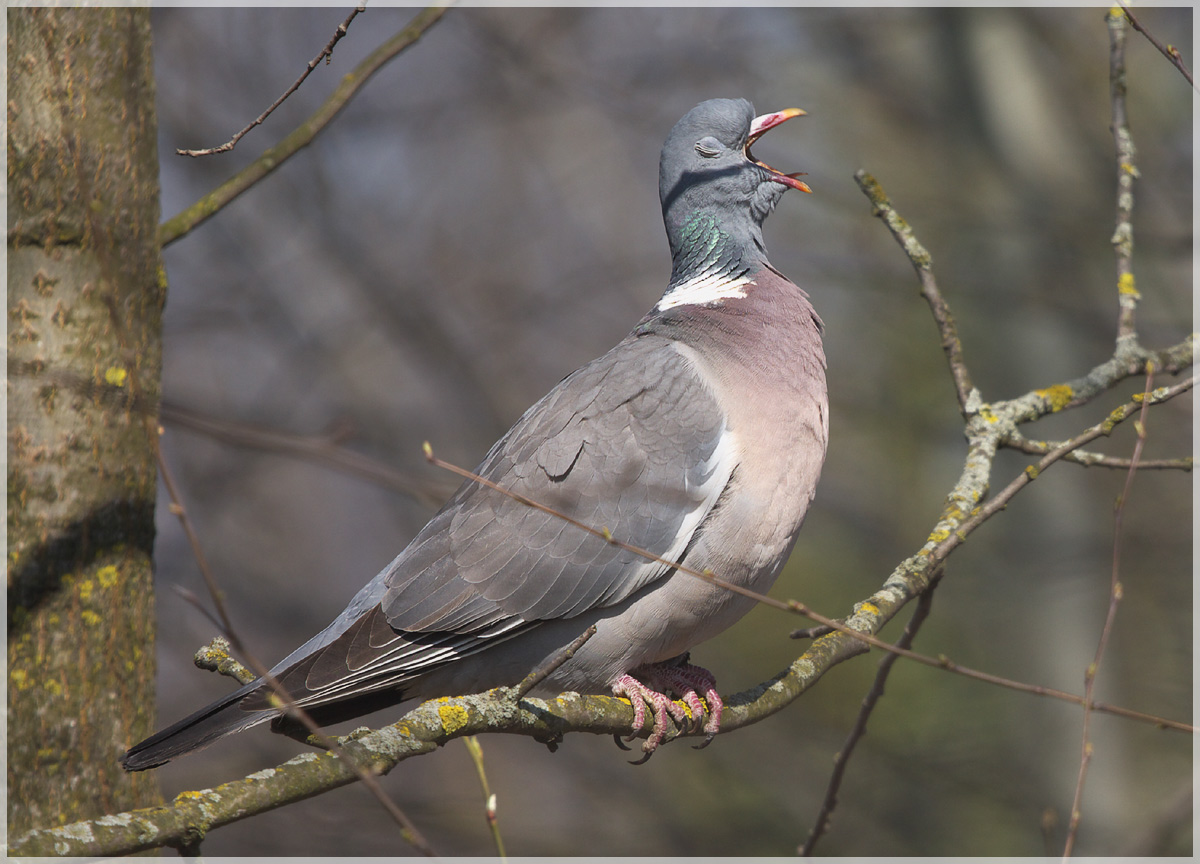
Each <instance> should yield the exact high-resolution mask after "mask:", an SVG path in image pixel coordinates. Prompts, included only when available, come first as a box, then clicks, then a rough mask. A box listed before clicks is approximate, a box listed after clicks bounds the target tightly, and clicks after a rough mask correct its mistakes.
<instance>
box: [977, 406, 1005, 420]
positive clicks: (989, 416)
mask: <svg viewBox="0 0 1200 864" xmlns="http://www.w3.org/2000/svg"><path fill="white" fill-rule="evenodd" d="M979 416H980V417H982V418H983V419H984V420H986V421H987V422H989V423H999V422H1000V417H999V416H998V415H997V414H996V412H995V411H993V410H992V409H991V408H989V407H988V406H986V405H984V406H983V407H982V408H980V409H979Z"/></svg>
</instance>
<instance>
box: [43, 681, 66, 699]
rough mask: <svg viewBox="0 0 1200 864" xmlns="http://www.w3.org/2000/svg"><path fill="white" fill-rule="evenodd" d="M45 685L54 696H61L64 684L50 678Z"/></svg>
mask: <svg viewBox="0 0 1200 864" xmlns="http://www.w3.org/2000/svg"><path fill="white" fill-rule="evenodd" d="M45 687H46V691H47V692H48V693H50V694H51V695H53V696H61V695H62V685H61V684H59V683H58V682H57V681H55V680H54V679H53V678H48V679H47V680H46V684H45Z"/></svg>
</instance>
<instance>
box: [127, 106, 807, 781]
mask: <svg viewBox="0 0 1200 864" xmlns="http://www.w3.org/2000/svg"><path fill="white" fill-rule="evenodd" d="M802 113H804V112H802V111H800V110H798V109H795V108H789V109H787V110H784V111H779V112H775V113H771V114H764V115H761V116H757V117H756V116H755V114H754V109H753V106H752V105H751V104H750V103H749V102H747V101H746V100H744V99H713V100H710V101H707V102H702V103H701V104H699V105H697V106H696V107H695V108H693V109H692V110H691V111H689V112H688V113H687V114H686V115H685V116H684V117H683V119H681V120H680V121H679V122H678V123H677V124H676V125H675V127H674V128H673V129H672V130H671V133H670V135H669V136H668V137H667V140H666V144H665V145H664V146H663V151H662V159H661V163H660V168H659V193H660V196H661V199H662V209H663V221H664V222H665V224H666V230H667V238H668V240H669V241H670V245H671V259H672V269H671V281H670V284H669V285H668V286H667V290H666V292H665V293H664V294H663V296H662V298H661V299H660V300H659V301H658V303H657V304H656V305H655V306H654V308H653V309H651V310H650V312H649V313H648V314H647V315H646V316H645V317H644V318H643V319H642V320H641V321H640V322H639V323H638V324H637V326H636V327H635V328H634V329H633V331H632V332H631V333H630V334H629V335H628V336H626V337H625V339H623V340H622V341H621V342H620V343H618V344H617V345H616V347H614V348H613V349H612V350H611V351H609V352H608V353H607V354H605V355H604V356H602V357H600V358H598V359H596V360H593V361H592V362H590V363H588V364H587V365H585V366H583V367H582V368H580V369H578V370H577V371H575V372H574V373H572V374H571V375H569V376H567V377H566V378H565V379H563V381H562V382H561V383H560V384H559V385H558V386H557V387H555V388H554V389H553V390H551V391H550V392H549V393H548V394H547V395H546V396H545V397H543V398H542V399H541V400H540V401H539V402H538V403H537V404H535V405H534V406H533V407H532V408H530V409H529V410H528V411H526V412H525V414H524V415H523V416H522V417H521V418H520V419H519V420H518V421H517V422H516V424H515V425H514V426H513V427H512V429H510V430H509V431H508V433H507V434H506V435H505V436H504V437H503V438H501V439H500V440H499V441H498V442H496V444H495V445H494V446H493V447H492V449H491V450H490V451H489V452H488V454H487V456H486V457H485V458H484V460H483V462H482V463H481V464H480V465H479V467H478V468H477V469H476V473H477V474H478V475H479V476H481V477H483V478H485V479H486V480H487V481H489V482H490V483H491V484H496V485H498V486H500V487H503V488H504V489H506V490H509V491H510V492H512V493H516V494H517V495H520V496H525V497H526V498H528V499H532V500H533V501H536V502H538V503H539V504H542V505H545V506H546V507H548V508H552V509H553V510H555V511H558V512H560V513H563V514H566V515H568V516H570V517H571V518H572V519H575V520H577V521H578V522H581V523H583V524H585V525H589V526H592V527H594V528H597V529H607V530H608V531H609V532H610V533H611V536H612V537H614V538H617V539H619V540H622V541H624V542H625V543H627V544H630V545H632V546H636V547H640V548H641V549H644V550H648V551H649V552H651V553H653V554H654V555H655V556H657V557H658V558H660V559H665V560H666V561H670V562H676V563H683V564H686V565H687V566H689V567H691V568H694V569H697V570H701V571H704V570H711V571H712V572H714V573H716V574H718V575H719V576H720V577H722V578H723V579H725V580H728V581H730V582H734V583H737V584H738V585H742V586H745V587H746V588H749V589H752V590H753V591H756V592H766V591H767V590H768V589H769V588H770V587H771V585H772V584H773V582H774V581H775V577H776V576H777V575H778V573H779V571H780V569H781V568H782V566H783V563H784V561H785V560H786V559H787V557H788V554H789V553H790V551H791V549H792V545H793V543H794V542H795V539H796V534H797V532H798V531H799V530H800V525H801V523H802V522H803V521H804V515H805V512H806V511H807V509H808V505H809V502H810V501H811V500H812V497H813V493H814V491H815V489H816V486H817V479H818V477H819V475H820V473H821V466H822V463H823V462H824V458H825V445H826V441H827V439H828V433H829V416H828V400H827V396H826V387H825V357H824V352H823V349H822V345H821V332H822V324H821V320H820V318H818V316H817V313H816V312H815V311H814V309H813V307H812V305H811V304H810V303H809V300H808V296H807V295H806V294H805V292H804V291H803V290H801V289H800V288H799V287H797V286H796V285H794V284H792V282H790V281H789V280H788V279H787V278H786V277H785V276H783V275H782V274H781V273H780V272H779V271H777V270H776V269H775V268H774V267H772V266H771V265H770V264H769V263H768V261H767V254H766V249H765V248H764V245H763V238H762V223H763V220H764V219H765V218H766V216H767V215H768V214H769V213H770V212H771V210H772V209H773V208H774V207H775V205H776V203H777V202H778V201H779V199H780V197H781V196H782V195H783V193H784V192H785V191H786V190H787V189H789V188H791V189H800V190H802V191H805V192H808V191H810V190H809V188H808V186H807V185H805V184H804V183H803V182H802V181H800V180H799V179H797V175H794V174H783V173H781V172H779V171H776V170H775V169H774V168H771V167H770V166H769V165H767V164H766V163H764V162H761V161H759V160H758V159H756V158H755V157H754V156H752V155H751V153H750V146H751V145H752V144H753V143H754V142H755V141H756V140H757V139H758V138H759V136H761V135H762V134H763V133H764V132H766V131H767V130H768V129H771V128H773V127H775V126H778V125H779V124H781V123H783V122H784V121H786V120H788V119H790V118H792V117H795V116H798V115H800V114H802ZM753 605H754V601H753V600H751V599H747V598H746V597H744V596H741V595H739V594H735V593H732V592H730V591H729V590H727V589H724V588H721V587H718V586H715V585H713V584H711V583H709V582H706V581H704V580H701V579H699V578H697V577H695V576H693V575H689V574H687V573H683V572H679V571H678V570H676V569H675V568H673V567H671V566H669V565H667V564H664V563H662V562H661V561H655V560H651V559H649V558H647V557H645V556H643V555H639V554H636V553H634V552H631V551H629V550H627V549H625V548H622V547H620V546H617V545H614V544H612V543H608V542H606V541H605V539H604V538H603V537H597V536H595V535H593V534H590V533H588V532H586V531H584V530H582V529H580V528H579V527H578V526H577V525H572V524H570V523H569V522H567V521H565V520H563V519H561V518H559V517H557V516H555V515H551V514H549V513H547V512H545V511H543V510H540V509H534V508H532V507H530V506H528V505H527V504H524V503H521V502H520V501H518V500H516V499H515V498H514V497H512V496H510V495H505V494H503V493H502V492H499V491H497V490H496V489H495V488H493V487H492V486H489V485H487V484H481V483H479V482H478V481H475V480H468V481H467V482H465V483H464V484H463V485H462V486H461V487H460V488H459V489H458V491H457V492H455V494H454V496H453V497H452V498H450V500H449V501H448V502H446V505H445V506H444V507H442V509H441V510H440V511H438V513H437V515H435V516H434V517H433V518H432V519H431V520H430V522H429V524H427V525H426V526H425V527H424V528H423V529H422V530H421V531H420V533H418V534H417V536H416V537H415V538H414V539H413V541H412V542H411V543H410V544H409V545H408V546H407V548H405V549H404V551H403V552H401V553H400V554H399V556H397V558H396V559H395V560H394V561H392V563H391V564H389V565H388V566H387V567H386V568H384V570H383V572H381V573H380V574H379V575H377V576H376V577H375V578H374V579H372V580H371V581H370V582H369V583H367V585H366V587H364V588H363V589H362V590H361V591H359V592H358V594H357V595H356V596H355V597H354V599H353V600H351V601H350V605H349V606H347V607H346V609H345V611H343V612H342V613H341V615H339V616H338V617H337V619H336V620H334V621H333V623H332V624H330V625H329V626H328V627H326V628H325V629H324V630H323V631H321V632H320V633H318V634H317V635H316V636H314V637H313V638H311V639H310V640H308V642H306V643H305V644H304V645H302V646H300V647H299V648H298V649H296V650H295V651H294V652H292V653H291V654H290V655H289V656H288V657H287V658H285V659H284V660H283V661H282V662H280V663H279V664H278V665H277V666H275V667H274V669H272V670H271V673H272V675H273V676H274V677H275V678H276V679H277V680H278V681H279V683H280V684H282V685H283V686H284V687H285V688H287V691H288V693H289V694H291V696H292V697H293V698H294V699H295V701H296V702H297V703H298V704H299V705H300V706H301V707H303V708H304V710H305V711H307V712H308V713H309V714H310V715H311V716H312V718H313V719H314V720H316V721H317V722H318V723H322V724H327V723H333V722H338V721H341V720H348V719H351V718H353V717H357V716H360V715H362V714H365V713H367V712H370V711H374V710H376V709H379V708H382V707H385V706H389V705H394V704H396V703H399V702H403V701H408V700H424V699H430V698H433V697H437V696H452V695H459V694H463V693H473V692H480V691H483V690H486V689H490V688H492V687H497V686H501V685H513V684H516V683H518V682H519V681H520V680H521V679H522V678H523V677H524V676H525V675H526V674H528V673H529V672H531V671H532V670H534V669H536V668H538V667H539V666H540V665H541V664H543V663H546V662H547V661H549V660H551V659H552V658H554V657H556V655H559V654H560V653H561V652H562V651H563V649H564V647H565V646H567V645H569V644H570V643H571V642H572V641H574V640H575V639H576V638H577V637H579V636H580V634H582V633H583V632H584V631H585V630H586V629H587V628H588V627H590V626H591V625H595V626H596V628H597V629H596V633H595V635H594V636H593V637H592V638H591V639H590V640H588V641H587V642H586V643H584V644H583V645H582V647H580V648H579V650H578V651H577V652H576V653H575V654H574V655H573V656H572V657H571V658H570V659H569V660H567V661H566V662H565V663H563V664H562V665H561V666H559V667H558V668H557V670H555V671H554V672H553V673H552V674H550V675H549V676H548V677H547V678H546V679H545V680H543V681H542V682H541V685H540V686H539V688H538V690H537V691H535V692H541V693H547V694H551V695H553V694H557V693H560V692H563V691H567V690H574V691H577V692H583V693H613V694H616V695H619V696H627V697H628V698H629V699H630V700H631V702H632V704H633V706H634V709H635V714H636V719H635V728H634V734H635V735H636V734H637V732H638V731H640V730H641V729H642V727H643V724H644V721H645V720H646V709H647V707H649V708H650V709H651V713H652V715H653V720H654V724H655V725H654V728H653V730H652V733H651V734H650V735H649V738H648V740H647V741H646V742H645V743H644V744H643V751H644V752H645V753H646V754H647V756H648V755H649V754H650V753H652V752H653V751H654V749H655V748H656V747H657V746H658V745H659V743H661V742H662V741H663V739H664V737H665V735H666V734H667V731H668V728H669V723H670V721H669V719H668V716H667V715H668V713H669V714H671V715H672V716H674V717H675V718H676V719H677V720H679V721H681V722H684V721H686V722H692V720H693V718H694V719H695V720H696V721H697V722H698V721H699V720H700V718H701V717H703V718H704V720H703V728H704V731H706V732H707V734H708V740H711V738H712V736H713V735H714V734H715V733H716V732H717V731H718V729H719V726H720V717H721V708H722V703H721V698H720V696H719V695H718V693H717V691H716V689H715V682H714V680H713V677H712V675H711V674H709V673H708V672H707V671H706V670H704V669H701V668H700V667H698V666H693V665H691V664H690V663H688V662H687V660H688V651H689V649H691V648H692V647H693V646H695V645H696V644H698V643H700V642H703V641H704V640H706V639H709V638H710V637H712V636H714V635H716V634H717V633H720V632H721V631H722V630H724V629H726V628H727V627H729V626H730V625H731V624H733V623H734V622H735V621H737V620H738V619H739V618H740V617H742V615H744V614H745V613H746V612H747V611H749V609H750V608H751V607H752V606H753ZM669 693H674V694H675V695H676V696H677V697H679V698H680V699H682V700H683V704H685V705H687V706H688V707H689V708H690V709H691V717H690V718H689V717H688V715H687V714H686V713H685V712H684V710H683V708H682V707H681V706H680V705H679V704H678V703H676V702H673V701H672V700H671V699H670V698H669V696H668V694H669ZM701 697H703V700H704V702H701ZM705 703H706V704H705ZM280 715H281V711H280V709H279V708H277V707H275V704H274V702H273V699H272V694H271V691H270V688H269V687H267V685H266V684H264V683H263V682H262V681H261V680H258V681H254V682H251V683H250V684H247V685H246V686H244V687H242V688H241V689H238V690H236V691H234V692H232V693H230V694H229V695H228V696H226V697H225V698H223V699H220V700H218V701H216V702H214V703H213V704H212V705H209V706H208V707H206V708H202V709H201V710H199V711H197V712H196V713H195V714H192V715H191V716H190V717H187V718H185V719H183V720H181V721H179V722H178V723H176V724H174V725H173V726H170V727H168V728H166V729H164V730H163V731H161V732H159V733H157V734H155V735H153V736H151V737H150V738H147V739H146V740H145V741H142V742H141V743H139V744H137V745H135V746H134V747H132V748H130V750H129V751H128V752H127V753H126V754H125V755H124V757H123V758H122V760H121V761H122V764H123V765H124V767H125V768H126V769H127V770H130V771H139V770H143V769H146V768H153V767H155V766H157V765H161V764H163V763H164V762H167V761H168V760H170V759H173V758H175V757H176V756H180V755H182V754H184V753H188V752H191V751H193V750H198V749H200V748H201V747H205V746H207V745H208V744H211V743H212V742H213V741H215V740H217V739H218V738H221V737H223V736H225V735H230V734H232V733H234V732H239V731H241V730H243V729H247V728H249V727H251V726H256V725H258V724H260V723H263V722H266V721H270V720H275V719H276V718H279V717H280ZM631 737H632V736H631Z"/></svg>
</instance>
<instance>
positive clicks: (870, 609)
mask: <svg viewBox="0 0 1200 864" xmlns="http://www.w3.org/2000/svg"><path fill="white" fill-rule="evenodd" d="M858 611H859V612H865V613H866V614H868V615H878V614H879V607H878V606H876V605H875V604H874V603H866V602H863V603H859V604H858Z"/></svg>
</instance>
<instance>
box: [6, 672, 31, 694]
mask: <svg viewBox="0 0 1200 864" xmlns="http://www.w3.org/2000/svg"><path fill="white" fill-rule="evenodd" d="M8 680H10V681H12V684H13V686H14V687H16V688H17V689H18V690H28V689H29V686H30V681H29V673H28V672H26V671H25V670H24V669H14V670H12V672H11V673H10V674H9V676H8Z"/></svg>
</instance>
